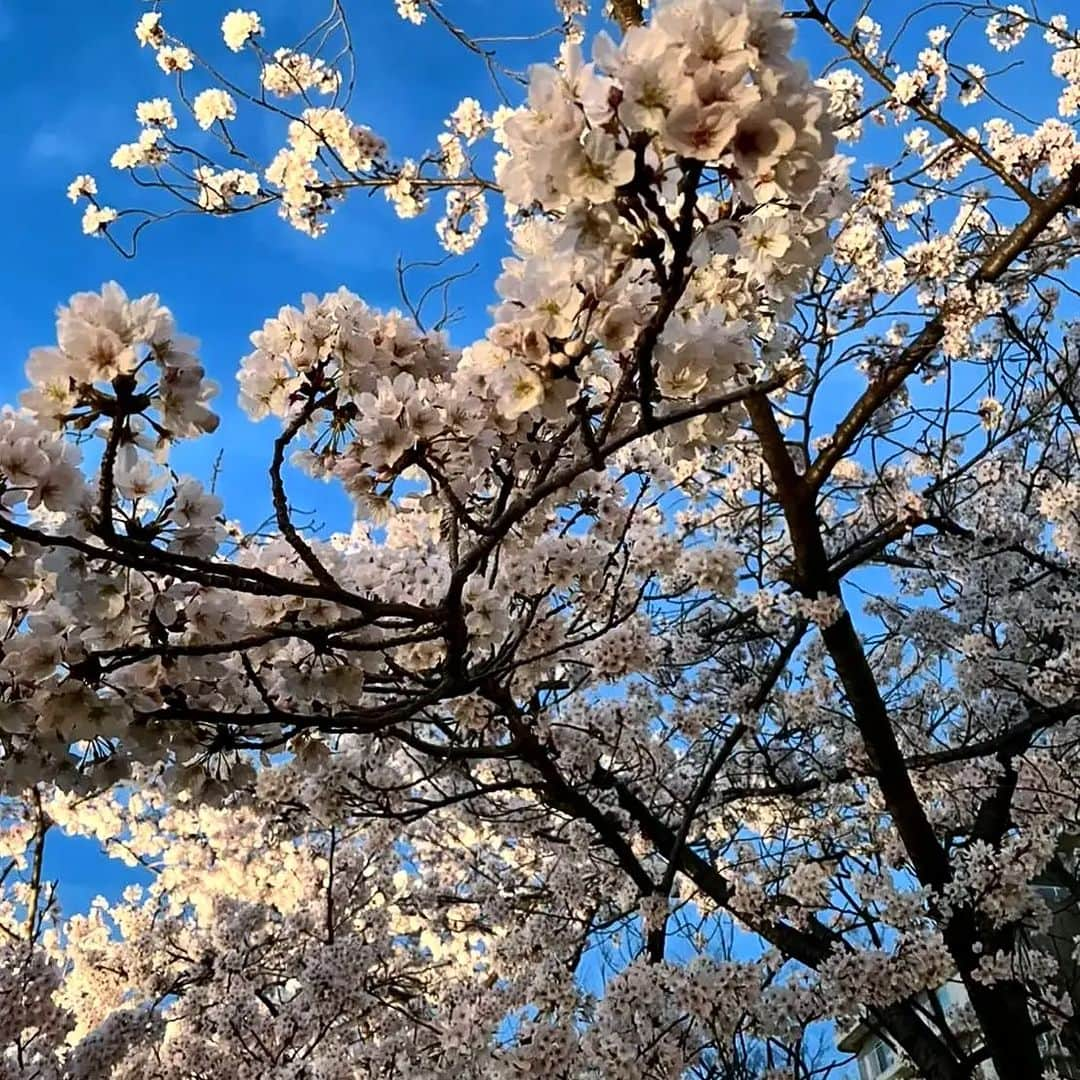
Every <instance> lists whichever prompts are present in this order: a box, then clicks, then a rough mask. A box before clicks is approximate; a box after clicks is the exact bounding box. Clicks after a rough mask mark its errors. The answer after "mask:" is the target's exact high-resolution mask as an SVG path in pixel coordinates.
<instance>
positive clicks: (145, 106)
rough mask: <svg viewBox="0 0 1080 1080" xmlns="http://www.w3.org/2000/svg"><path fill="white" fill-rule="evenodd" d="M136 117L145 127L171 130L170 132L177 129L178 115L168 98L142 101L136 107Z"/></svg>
mask: <svg viewBox="0 0 1080 1080" xmlns="http://www.w3.org/2000/svg"><path fill="white" fill-rule="evenodd" d="M135 117H136V119H137V120H138V121H139V123H140V124H142V125H143V127H159V128H169V129H170V130H172V129H173V128H175V127H176V114H175V113H174V112H173V107H172V102H171V101H169V99H168V98H163V97H159V98H153V99H152V100H150V101H140V102H139V104H138V105H136V106H135Z"/></svg>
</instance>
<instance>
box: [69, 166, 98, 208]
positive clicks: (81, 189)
mask: <svg viewBox="0 0 1080 1080" xmlns="http://www.w3.org/2000/svg"><path fill="white" fill-rule="evenodd" d="M97 190H98V189H97V181H96V180H95V179H94V178H93V177H92V176H90V174H89V173H81V174H80V175H79V176H76V177H75V179H74V180H72V181H71V183H70V184H68V189H67V197H68V198H69V199H70V200H71V201H72V202H73V203H77V202H78V201H79V199H81V198H87V199H88V198H90V197H91V196H92V195H96V194H97Z"/></svg>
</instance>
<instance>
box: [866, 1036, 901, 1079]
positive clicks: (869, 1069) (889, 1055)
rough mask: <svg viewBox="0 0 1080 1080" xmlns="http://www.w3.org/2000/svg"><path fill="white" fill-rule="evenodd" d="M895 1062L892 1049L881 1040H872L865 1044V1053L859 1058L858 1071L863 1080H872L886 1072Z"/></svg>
mask: <svg viewBox="0 0 1080 1080" xmlns="http://www.w3.org/2000/svg"><path fill="white" fill-rule="evenodd" d="M895 1062H896V1055H895V1054H894V1053H893V1050H892V1047H891V1046H889V1044H888V1043H887V1042H885V1041H884V1040H882V1039H874V1040H873V1041H872V1042H870V1043H868V1044H867V1048H866V1053H865V1054H863V1055H862V1056H861V1057H860V1058H859V1071H860V1072H861V1073H862V1077H863V1080H874V1078H875V1077H877V1076H880V1075H881V1074H882V1073H884V1072H888V1070H889V1069H890V1068H892V1066H893V1064H894V1063H895Z"/></svg>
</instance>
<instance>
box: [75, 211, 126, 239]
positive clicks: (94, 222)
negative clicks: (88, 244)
mask: <svg viewBox="0 0 1080 1080" xmlns="http://www.w3.org/2000/svg"><path fill="white" fill-rule="evenodd" d="M119 216H120V215H119V214H117V212H116V211H115V210H114V209H113V208H112V207H111V206H88V207H87V208H86V211H85V212H84V213H83V219H82V231H83V232H84V233H86V235H87V236H99V235H100V234H101V233H103V232H104V231H105V229H106V227H107V226H108V225H110V224H111V223H112V222H114V221H115V220H116V219H117V218H118V217H119Z"/></svg>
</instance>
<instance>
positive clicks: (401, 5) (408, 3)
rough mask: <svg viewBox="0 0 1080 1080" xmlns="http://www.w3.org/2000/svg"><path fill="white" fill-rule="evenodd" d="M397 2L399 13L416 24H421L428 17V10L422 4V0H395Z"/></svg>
mask: <svg viewBox="0 0 1080 1080" xmlns="http://www.w3.org/2000/svg"><path fill="white" fill-rule="evenodd" d="M395 2H396V4H397V13H398V14H399V15H400V16H401V17H402V18H403V19H405V20H406V21H407V22H411V23H412V24H413V25H414V26H419V25H420V24H421V23H422V22H423V21H424V20H425V19H426V18H427V12H426V11H424V10H423V8H422V7H421V6H420V4H421V0H395Z"/></svg>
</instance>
